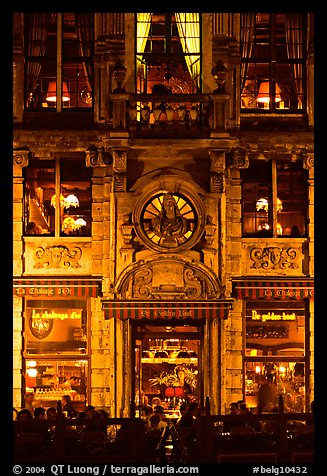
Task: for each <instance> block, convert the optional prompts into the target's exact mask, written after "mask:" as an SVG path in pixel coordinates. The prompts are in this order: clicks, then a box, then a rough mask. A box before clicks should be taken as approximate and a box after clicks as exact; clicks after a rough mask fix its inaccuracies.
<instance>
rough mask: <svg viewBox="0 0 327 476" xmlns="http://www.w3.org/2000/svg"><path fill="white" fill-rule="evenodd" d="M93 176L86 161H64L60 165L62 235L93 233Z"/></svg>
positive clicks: (86, 234)
mask: <svg viewBox="0 0 327 476" xmlns="http://www.w3.org/2000/svg"><path fill="white" fill-rule="evenodd" d="M91 174H92V169H91V168H88V167H86V165H85V160H84V159H74V160H73V159H64V160H62V161H61V163H60V178H61V195H62V197H63V199H62V204H61V209H60V212H61V213H60V218H61V233H62V235H84V236H89V235H90V233H91Z"/></svg>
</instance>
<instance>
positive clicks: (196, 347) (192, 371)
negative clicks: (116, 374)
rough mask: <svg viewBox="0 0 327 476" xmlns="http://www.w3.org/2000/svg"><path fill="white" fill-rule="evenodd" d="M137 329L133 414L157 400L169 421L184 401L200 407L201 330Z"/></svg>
mask: <svg viewBox="0 0 327 476" xmlns="http://www.w3.org/2000/svg"><path fill="white" fill-rule="evenodd" d="M169 324H170V325H168V326H162V325H159V326H158V325H138V326H137V327H136V328H135V332H134V338H135V340H134V342H135V379H134V395H135V410H136V411H135V414H136V416H139V415H140V406H142V405H143V404H144V403H145V402H146V401H148V402H149V404H152V401H153V399H154V398H155V397H158V398H159V399H160V402H161V404H162V406H164V408H165V414H166V415H167V416H168V417H169V416H171V417H177V416H179V406H180V404H181V403H182V402H184V401H188V402H189V401H197V402H198V403H200V404H202V403H203V402H202V390H201V389H202V386H203V383H202V375H203V372H201V364H202V359H201V347H202V346H201V342H202V327H198V326H189V325H182V326H181V325H176V326H175V325H172V324H171V323H169ZM146 397H147V398H146Z"/></svg>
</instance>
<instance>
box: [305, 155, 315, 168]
mask: <svg viewBox="0 0 327 476" xmlns="http://www.w3.org/2000/svg"><path fill="white" fill-rule="evenodd" d="M313 167H314V154H306V155H305V157H304V159H303V168H304V169H312V168H313Z"/></svg>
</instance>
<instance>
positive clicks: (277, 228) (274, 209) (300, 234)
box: [241, 159, 309, 239]
mask: <svg viewBox="0 0 327 476" xmlns="http://www.w3.org/2000/svg"><path fill="white" fill-rule="evenodd" d="M260 162H261V164H262V167H263V168H266V170H267V172H268V176H267V177H268V178H267V182H266V184H263V185H266V187H267V194H266V197H264V196H262V197H261V196H260V197H259V196H256V197H255V202H254V201H253V199H252V200H246V198H245V196H246V194H245V187H246V185H247V184H248V185H249V186H250V184H252V186H251V189H253V184H254V185H258V188H260V186H262V183H260V179H261V177H258V176H257V174H255V173H253V177H254V178H251V180H248V179H247V178H248V177H247V176H246V175H250V172H249V169H251V164H253V165H254V167H258V166H259V163H260ZM265 164H267V165H265ZM268 164H269V165H270V172H271V173H269V167H268ZM291 165H292V160H289V161H279V160H276V159H271V160H267V161H260V160H257V161H254V162H252V163H251V162H250V165H249V169H244V171H241V204H242V212H241V213H242V238H253V237H257V238H261V237H262V238H264V237H265V238H289V237H291V238H292V239H294V238H302V239H303V238H307V236H308V226H307V224H308V189H309V184H308V179H309V176H308V173H307V174H306V172H305V169H304V168H303V167H302V169H301V172H302V170H303V175H307V177H306V180H305V184H304V185H303V198H301V200H300V199H298V200H297V202H298V203H301V204H302V203H303V208H302V209H300V208H299V209H297V210H295V211H294V213H296V215H297V222H294V223H289V224H287V226H285V223H281V224H280V223H279V221H280V218H281V216H282V215H286V214H288V215H289V216H291V213H292V210H290V209H289V210H285V203H284V205H283V200H284V202H285V201H286V202H287V200H286V199H285V198H284V197H282V198H283V200H281V198H280V197H279V196H278V195H281V193H282V192H281V193H279V184H280V183H281V181H279V180H278V174H279V173H278V167H281V166H282V167H288V166H291ZM285 170H287V169H285ZM299 170H300V168H299ZM254 171H256V170H255V169H254ZM295 172H296V171H295ZM269 175H270V182H269ZM293 177H294V176H293ZM289 183H292V170H291V171H290V176H289ZM301 183H303V182H302V181H301ZM255 190H257V189H255ZM262 195H264V193H262ZM260 198H266V199H267V204H266V205H267V209H266V210H264V209H261V210H258V201H259V199H260ZM251 201H252V205H254V203H255V210H253V211H252V212H251V211H246V205H247V204H251ZM271 204H273V206H270V205H271ZM279 214H280V215H279ZM251 215H252V218H251ZM253 217H254V218H253ZM295 218H296V217H295ZM246 219H248V220H251V219H252V220H254V224H253V225H252V227H254V229H253V230H252V231H245V230H246ZM258 220H260V221H258ZM264 222H265V223H267V225H268V226H267V227H265V226H264ZM300 222H301V223H300ZM260 223H261V224H263V225H262V227H261V230H260ZM293 225H297V227H298V228H299V231H297V230H296V229H295V228H294V229H293V230H292V229H291V228H292V226H293ZM249 227H250V228H251V225H249ZM286 231H287V233H286Z"/></svg>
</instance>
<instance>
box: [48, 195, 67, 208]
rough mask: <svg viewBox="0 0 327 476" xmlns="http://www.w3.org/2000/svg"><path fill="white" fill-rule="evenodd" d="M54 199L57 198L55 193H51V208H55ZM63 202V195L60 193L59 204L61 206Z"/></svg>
mask: <svg viewBox="0 0 327 476" xmlns="http://www.w3.org/2000/svg"><path fill="white" fill-rule="evenodd" d="M56 200H57V198H56V194H54V195H52V197H51V206H53V208H56ZM64 204H65V197H64V196H63V195H62V194H60V206H61V207H63V206H64Z"/></svg>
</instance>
